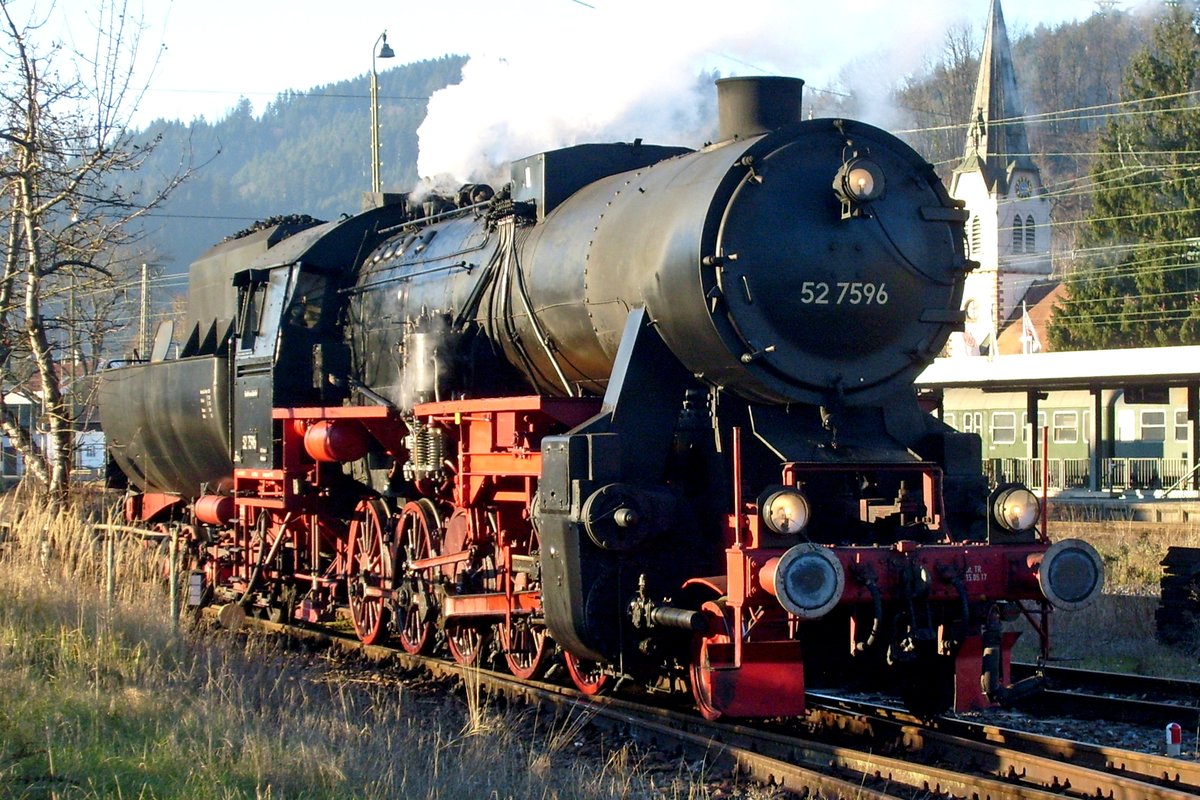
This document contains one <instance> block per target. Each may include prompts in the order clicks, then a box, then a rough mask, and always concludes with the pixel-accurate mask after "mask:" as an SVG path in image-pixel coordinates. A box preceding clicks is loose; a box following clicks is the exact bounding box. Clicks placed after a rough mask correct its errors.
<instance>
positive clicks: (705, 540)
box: [101, 78, 1103, 718]
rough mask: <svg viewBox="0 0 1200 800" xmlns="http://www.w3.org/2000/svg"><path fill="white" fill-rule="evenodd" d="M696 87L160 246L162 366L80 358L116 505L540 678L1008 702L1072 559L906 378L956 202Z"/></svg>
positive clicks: (311, 616) (942, 316)
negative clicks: (174, 246) (697, 130)
mask: <svg viewBox="0 0 1200 800" xmlns="http://www.w3.org/2000/svg"><path fill="white" fill-rule="evenodd" d="M802 85H803V83H802V82H801V81H799V80H797V79H791V78H755V79H745V78H735V79H726V80H723V81H719V82H718V105H719V110H720V121H719V124H720V135H719V141H717V142H715V143H712V144H709V145H706V146H704V147H703V148H701V149H699V150H695V151H692V150H689V149H687V148H679V147H662V146H651V145H647V144H643V143H641V142H640V141H637V142H634V143H632V144H624V143H621V144H585V145H579V146H575V147H568V148H565V149H562V150H556V151H552V152H546V153H541V154H538V155H535V156H531V157H529V158H526V159H524V160H521V161H517V162H515V163H513V165H512V183H511V184H510V185H509V186H507V187H505V188H504V189H502V190H501V191H500V192H498V193H497V192H493V190H492V189H491V188H490V187H487V186H483V185H470V186H465V187H463V189H462V190H461V191H460V192H459V194H458V196H457V197H455V198H444V197H438V196H433V195H430V196H428V197H425V198H417V197H415V196H413V195H393V196H387V197H385V198H383V199H385V200H388V201H390V202H383V203H380V204H379V205H378V207H375V208H372V209H370V210H368V211H365V212H364V213H361V214H359V215H356V216H351V217H348V218H344V219H342V220H339V221H336V222H328V223H316V222H315V221H311V220H303V219H301V220H296V219H292V220H285V221H282V222H279V223H277V224H273V225H270V226H268V227H266V228H264V229H262V230H258V231H256V232H253V233H250V234H248V235H245V236H242V237H241V238H238V239H235V240H232V241H227V242H225V243H223V244H221V245H218V246H217V247H215V248H214V249H212V250H211V251H209V252H208V253H207V254H206V255H205V256H203V257H202V258H201V259H200V260H198V261H197V262H196V263H195V264H194V265H193V266H192V268H191V282H190V287H189V317H190V319H189V322H190V324H191V331H190V336H189V338H188V339H187V342H186V344H185V346H184V347H183V348H182V349H181V351H180V354H179V357H178V358H174V359H165V358H161V357H159V356H157V355H156V356H155V357H153V358H152V359H151V360H150V361H148V362H146V363H139V364H134V365H131V366H127V367H122V368H118V369H114V370H110V371H108V372H106V373H104V375H103V376H102V380H101V416H102V421H103V426H104V429H105V431H106V433H107V436H108V442H109V446H110V449H111V456H112V458H113V460H114V462H115V464H116V465H117V466H119V467H120V470H121V471H122V472H123V473H124V475H125V476H127V478H128V481H129V483H130V484H131V490H130V492H129V494H128V495H127V500H126V506H125V511H126V516H127V517H128V519H129V520H130V521H131V522H137V523H141V524H151V525H154V524H158V525H165V526H169V525H175V526H179V528H180V529H181V530H182V532H183V533H184V534H185V535H186V537H187V541H188V542H189V544H190V548H191V550H190V552H191V553H192V559H193V567H194V570H195V571H194V572H193V573H192V581H193V589H195V590H196V591H195V593H194V594H195V596H199V595H200V593H201V590H202V591H203V593H204V594H205V596H207V597H213V598H215V599H216V600H217V601H220V602H225V603H230V604H237V605H239V606H241V607H243V608H245V609H247V610H256V611H258V612H260V613H263V614H266V615H269V616H271V617H273V618H287V619H294V620H302V621H309V622H317V621H321V620H327V619H331V618H333V617H335V616H336V615H338V614H339V613H341V612H343V611H348V615H349V617H350V618H351V619H352V620H353V624H354V627H355V630H356V632H357V634H358V635H359V636H360V637H361V638H362V639H363V640H364V641H367V642H377V641H380V640H382V639H383V638H385V637H387V636H389V635H393V634H394V635H395V636H396V637H397V638H398V640H399V643H400V644H401V646H402V647H403V648H405V649H406V650H408V651H409V652H412V653H419V652H424V651H428V650H431V649H433V648H436V647H441V646H445V647H446V648H448V649H449V651H450V653H451V654H452V656H453V657H454V658H455V659H456V660H458V661H459V662H462V663H473V662H475V661H477V660H479V659H482V658H486V657H491V656H495V657H502V659H503V661H504V662H506V663H507V665H508V667H509V669H511V670H512V672H514V673H515V674H517V675H518V676H522V677H525V678H530V677H533V676H536V675H538V674H541V673H542V672H543V671H544V670H545V668H546V667H547V666H548V664H549V661H550V659H551V657H552V656H553V655H554V654H555V652H557V651H559V650H561V652H562V655H563V657H564V659H565V662H566V668H567V671H568V673H569V674H570V676H571V678H572V679H573V681H574V682H575V684H576V685H577V686H578V687H579V688H580V689H582V690H583V691H585V692H588V693H598V692H600V691H603V690H605V689H606V688H608V687H610V686H611V685H613V684H614V683H615V682H616V681H617V680H619V679H630V680H633V681H636V682H637V683H638V684H640V685H643V686H647V687H661V686H674V685H679V684H682V683H685V682H686V683H687V684H688V685H690V688H691V691H692V693H693V695H694V698H695V701H696V703H697V705H698V707H699V708H700V710H701V711H702V712H703V713H704V714H705V715H706V716H708V717H710V718H715V717H717V716H721V715H729V716H780V715H792V714H798V713H800V712H802V711H803V709H804V690H805V687H806V686H808V685H814V684H817V683H821V682H831V681H845V680H847V676H849V675H859V676H867V677H870V676H875V677H879V676H883V677H886V678H888V679H889V680H890V682H891V683H892V685H894V686H896V687H897V688H898V689H899V690H900V691H901V692H902V693H904V695H905V696H906V698H907V699H908V700H909V702H910V704H911V705H912V706H913V707H914V708H915V709H917V710H920V711H923V712H927V713H928V712H936V711H941V710H943V709H944V708H946V707H949V706H951V705H953V707H955V708H958V709H966V708H973V707H981V706H986V705H990V704H993V703H995V702H1000V701H1004V700H1006V699H1008V698H1010V697H1012V696H1013V695H1014V689H1013V688H1012V687H1010V686H1009V685H1008V660H1009V654H1010V652H1011V649H1012V647H1013V644H1014V641H1015V639H1016V637H1017V634H1016V633H1015V632H1014V631H1012V630H1010V628H1011V627H1012V626H1011V625H1007V626H1006V622H1010V621H1011V620H1012V619H1013V618H1014V617H1016V616H1019V615H1020V614H1022V613H1024V614H1025V616H1026V617H1028V618H1029V619H1030V621H1032V622H1033V623H1034V625H1035V629H1036V630H1037V631H1038V632H1039V634H1040V635H1041V637H1042V640H1043V641H1042V643H1043V647H1044V648H1045V647H1046V646H1047V642H1046V637H1047V636H1048V629H1047V625H1046V622H1047V619H1048V611H1049V609H1050V604H1053V605H1055V606H1057V607H1065V608H1073V607H1078V606H1081V605H1083V604H1085V603H1087V602H1088V601H1090V599H1091V598H1092V597H1093V596H1095V595H1096V594H1097V593H1098V592H1099V591H1100V588H1101V585H1102V582H1103V570H1102V566H1101V564H1100V561H1099V559H1098V557H1097V556H1096V553H1095V551H1094V550H1092V549H1091V548H1090V547H1089V546H1088V545H1087V544H1085V543H1083V542H1079V541H1074V540H1068V541H1062V542H1058V543H1056V544H1054V545H1051V544H1050V542H1049V540H1048V539H1047V538H1046V537H1045V535H1044V533H1043V532H1040V531H1039V530H1038V527H1037V523H1038V503H1037V499H1036V498H1035V497H1034V496H1033V495H1032V494H1031V493H1030V492H1029V491H1028V490H1027V489H1025V488H1024V487H1021V486H1005V487H1001V488H1000V489H999V490H997V491H995V492H992V493H991V494H990V495H989V489H988V486H987V484H986V481H985V479H984V477H983V476H982V474H981V472H980V450H979V438H978V437H977V436H974V435H970V434H962V433H959V432H956V431H954V430H952V429H951V428H949V427H948V426H946V425H944V424H942V423H941V422H940V421H938V420H936V419H934V418H933V417H932V416H930V415H928V414H926V413H924V412H923V411H922V409H921V408H920V407H919V406H918V404H917V401H916V396H915V394H914V392H913V389H912V386H911V383H912V380H913V379H914V377H915V376H916V375H917V374H918V373H919V372H920V371H921V370H922V369H923V368H924V367H925V366H926V365H927V364H928V363H929V362H930V361H931V360H932V359H933V358H934V356H935V355H936V354H937V353H938V352H939V350H940V349H941V348H942V346H943V344H944V343H945V341H946V338H947V336H948V335H949V333H950V332H951V331H952V330H954V329H955V328H956V327H957V326H961V324H962V322H963V316H962V312H961V311H960V307H961V301H962V292H963V283H964V278H965V276H966V274H967V272H968V271H969V270H970V269H972V267H973V266H974V264H973V263H972V262H971V261H969V260H968V259H967V257H966V253H965V249H964V236H963V226H964V221H965V220H966V218H967V214H966V212H965V211H964V210H963V208H962V204H961V203H959V202H957V201H955V200H953V199H951V198H950V197H949V196H948V194H947V192H946V190H945V189H944V188H943V186H942V184H941V182H940V181H939V180H938V178H937V176H936V175H935V173H934V170H933V168H932V167H931V166H930V165H929V164H927V163H926V162H924V161H923V160H922V159H921V158H920V157H919V156H918V155H917V154H916V153H915V152H914V151H913V150H912V149H910V148H909V147H908V146H907V145H905V144H903V143H902V142H901V141H900V140H898V139H896V138H895V137H893V136H891V135H890V134H888V133H886V132H884V131H882V130H879V129H877V128H874V127H871V126H869V125H866V124H863V123H860V122H854V121H851V120H845V119H816V120H807V121H804V120H802V118H801V112H800V108H801V87H802Z"/></svg>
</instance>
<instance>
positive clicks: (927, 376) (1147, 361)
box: [916, 346, 1200, 392]
mask: <svg viewBox="0 0 1200 800" xmlns="http://www.w3.org/2000/svg"><path fill="white" fill-rule="evenodd" d="M1197 383H1200V346H1188V347H1141V348H1131V349H1127V350H1084V351H1079V352H1068V353H1031V354H1028V355H1008V356H996V357H995V358H989V357H987V356H956V357H953V358H939V359H937V360H936V361H934V362H933V364H931V365H930V366H929V367H928V368H926V369H925V371H924V372H922V373H921V374H920V375H919V376H917V380H916V387H917V388H918V389H961V388H972V389H982V390H984V391H992V392H1017V391H1030V390H1040V391H1060V390H1067V389H1091V390H1093V391H1097V390H1101V389H1116V388H1122V387H1128V386H1194V385H1196V384H1197Z"/></svg>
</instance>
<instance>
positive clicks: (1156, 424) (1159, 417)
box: [1142, 409, 1167, 442]
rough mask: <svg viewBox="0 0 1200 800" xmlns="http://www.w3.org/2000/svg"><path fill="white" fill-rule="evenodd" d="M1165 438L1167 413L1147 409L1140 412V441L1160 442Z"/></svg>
mask: <svg viewBox="0 0 1200 800" xmlns="http://www.w3.org/2000/svg"><path fill="white" fill-rule="evenodd" d="M1166 438H1167V412H1165V411H1162V410H1158V411H1151V410H1149V409H1147V410H1145V411H1143V412H1142V441H1144V442H1162V441H1165V440H1166Z"/></svg>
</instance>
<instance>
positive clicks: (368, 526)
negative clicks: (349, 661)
mask: <svg viewBox="0 0 1200 800" xmlns="http://www.w3.org/2000/svg"><path fill="white" fill-rule="evenodd" d="M387 519H388V511H387V506H385V505H384V504H383V502H382V501H380V500H363V501H362V502H361V503H359V504H358V507H357V508H356V509H355V510H354V519H353V520H351V522H350V542H349V546H348V547H347V551H346V560H347V570H346V596H347V597H348V599H349V601H350V619H351V620H352V621H353V622H354V632H355V633H356V634H358V638H359V639H361V640H362V641H363V642H365V643H366V644H375V643H377V642H380V641H382V640H383V639H384V638H385V637H386V636H387V611H388V609H387V603H386V599H385V598H384V596H383V592H384V591H385V590H389V589H390V588H391V582H392V559H391V554H390V553H388V552H387V547H386V546H385V545H384V543H383V531H384V526H385V525H386V524H387Z"/></svg>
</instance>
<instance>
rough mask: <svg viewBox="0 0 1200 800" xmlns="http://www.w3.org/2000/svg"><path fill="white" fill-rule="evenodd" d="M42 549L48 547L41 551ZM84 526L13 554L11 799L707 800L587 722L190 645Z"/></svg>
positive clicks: (151, 578) (132, 559)
mask: <svg viewBox="0 0 1200 800" xmlns="http://www.w3.org/2000/svg"><path fill="white" fill-rule="evenodd" d="M43 542H49V547H44V546H43ZM150 555H152V554H150V553H148V552H147V551H146V550H145V549H144V548H143V547H142V545H140V544H137V543H133V542H124V543H122V546H121V547H120V548H118V556H119V558H118V574H119V576H120V580H119V581H118V582H117V587H118V589H117V594H116V597H115V598H114V600H115V603H114V609H113V613H111V614H109V613H108V612H107V611H106V602H105V597H104V558H103V550H102V548H100V547H97V546H96V545H95V543H94V542H93V541H92V537H91V531H90V529H89V526H87V525H85V524H83V523H82V522H81V521H79V520H78V519H77V518H62V519H54V520H51V519H49V518H46V517H45V515H43V514H39V513H38V512H32V513H30V514H28V515H27V516H26V517H25V518H24V519H23V520H22V524H21V525H20V527H19V530H18V531H17V532H16V533H15V534H14V535H13V536H12V537H10V539H9V540H8V541H7V542H6V543H5V544H4V545H3V546H2V548H0V585H2V586H4V590H3V596H4V602H3V603H0V696H3V697H5V698H6V703H5V707H4V709H3V711H0V797H6V798H108V797H122V798H145V799H146V800H149V798H200V799H201V800H203V799H204V798H214V799H215V798H219V799H220V800H226V799H229V798H431V799H432V798H467V797H470V798H476V797H478V798H496V799H497V800H501V799H502V798H546V799H547V800H550V799H551V798H553V799H555V800H558V799H560V798H561V800H569V799H571V798H609V797H622V798H640V797H656V798H657V797H668V798H670V797H677V798H696V797H707V796H709V792H710V789H709V788H708V787H707V786H706V784H705V783H703V782H702V781H700V780H697V779H695V778H693V777H691V775H689V774H688V765H686V764H684V763H682V762H672V761H666V760H664V759H662V758H661V757H660V756H655V755H652V754H649V753H648V751H644V750H642V749H640V748H638V747H637V746H636V745H635V744H634V743H631V742H629V741H627V740H626V741H618V742H616V743H614V744H612V745H611V746H606V747H601V746H600V745H599V743H598V742H597V741H596V739H595V737H596V736H597V734H594V733H588V732H585V731H584V727H585V722H586V720H585V719H583V718H577V717H573V718H568V719H549V720H540V719H537V718H536V716H534V715H532V714H533V712H529V711H526V712H511V713H503V712H501V711H498V710H496V708H495V707H494V706H491V705H489V704H487V703H486V702H484V698H482V697H480V695H479V693H478V691H475V692H471V691H470V687H469V686H468V692H467V696H466V699H464V698H461V697H455V696H451V697H448V698H447V697H446V696H444V695H442V694H428V693H424V694H423V693H422V692H419V691H414V690H411V689H405V688H403V687H402V686H401V685H400V684H399V683H397V682H394V681H393V682H392V685H390V686H389V685H386V684H383V683H375V682H369V681H365V680H345V679H343V678H344V676H341V675H339V670H337V669H335V668H334V667H333V665H331V664H329V663H327V662H325V661H324V660H323V659H322V657H320V656H314V655H310V656H307V657H305V656H303V655H300V656H298V655H297V654H295V653H286V652H281V651H280V650H279V647H280V644H279V643H278V641H277V640H273V639H266V638H261V637H255V636H232V635H222V636H211V635H208V634H201V633H200V632H198V631H194V630H186V629H185V630H184V631H183V632H181V633H176V632H174V631H173V630H172V629H171V625H170V623H169V617H168V615H167V612H166V608H167V605H166V597H165V590H164V588H163V586H162V582H161V580H160V579H159V578H156V577H155V571H156V568H155V566H154V559H153V558H151V557H149V556H150Z"/></svg>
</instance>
